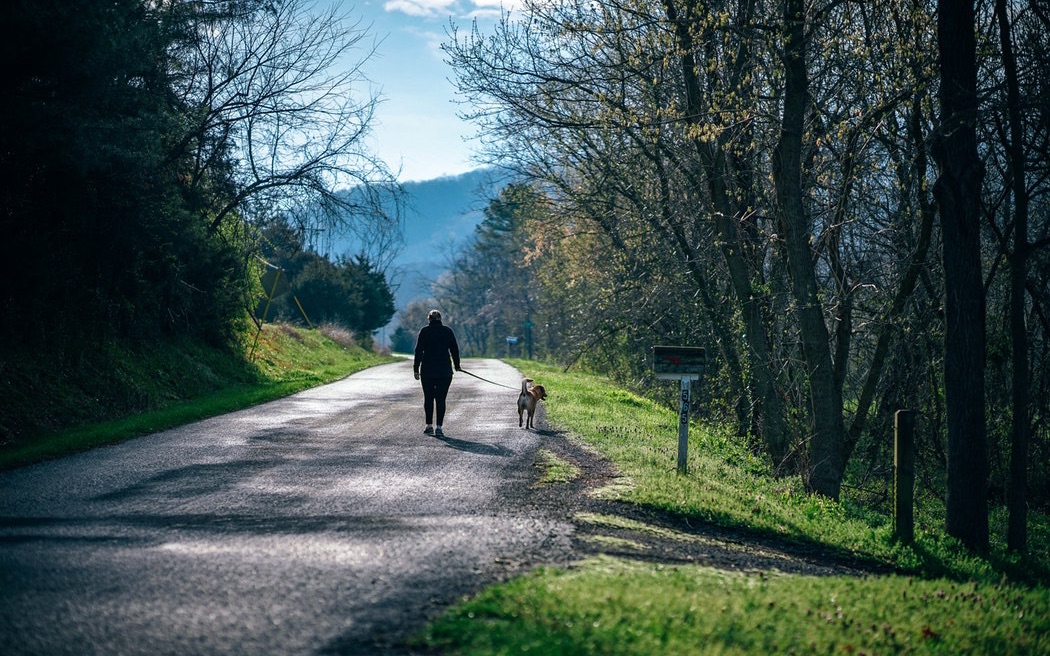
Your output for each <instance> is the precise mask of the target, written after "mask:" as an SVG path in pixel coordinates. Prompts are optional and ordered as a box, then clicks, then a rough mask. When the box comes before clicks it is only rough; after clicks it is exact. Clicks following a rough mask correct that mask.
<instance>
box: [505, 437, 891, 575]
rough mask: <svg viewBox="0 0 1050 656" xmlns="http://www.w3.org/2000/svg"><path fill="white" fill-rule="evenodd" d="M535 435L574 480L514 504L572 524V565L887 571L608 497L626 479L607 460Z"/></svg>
mask: <svg viewBox="0 0 1050 656" xmlns="http://www.w3.org/2000/svg"><path fill="white" fill-rule="evenodd" d="M540 433H541V435H542V443H541V448H542V449H546V450H548V451H549V452H551V453H553V454H554V455H555V456H556V457H557V458H558V459H560V460H563V461H565V462H568V463H571V464H573V465H574V466H576V467H577V468H578V469H579V475H578V476H577V477H575V478H574V479H572V480H571V481H568V482H564V483H550V484H544V485H534V486H532V487H531V488H529V490H528V491H527V492H526V494H525V495H524V496H523V498H522V499H521V503H522V505H534V506H536V507H537V508H543V509H544V510H545V511H546V512H548V513H551V514H553V515H555V516H557V517H558V518H559V519H561V520H563V521H566V522H569V523H571V524H572V525H573V527H574V530H573V531H572V553H571V554H570V556H571V559H572V560H577V561H578V560H582V559H584V558H587V557H590V556H595V555H599V554H606V555H611V556H616V557H622V558H630V559H635V560H641V561H649V562H659V563H673V564H696V565H705V566H709V567H716V568H721V569H726V570H734V571H756V572H757V571H770V570H777V571H780V572H784V573H790V574H803V575H810V576H830V575H865V574H875V573H880V574H886V573H890V572H891V570H890V569H889V568H888V567H886V566H884V565H880V564H878V563H872V562H870V561H866V560H864V559H861V558H858V557H854V556H852V555H850V554H848V553H842V552H840V551H837V550H835V549H831V548H827V547H823V546H821V545H814V544H805V543H801V542H791V541H788V540H783V539H776V538H771V537H768V536H765V535H760V534H758V533H749V532H746V531H739V530H730V529H725V528H722V527H719V526H715V525H713V524H709V523H704V522H699V521H697V520H696V519H695V518H692V519H691V518H687V517H683V516H680V515H675V514H672V513H667V512H663V511H660V510H656V509H651V508H646V507H642V506H639V505H637V504H633V503H628V502H625V501H619V500H615V499H613V498H610V497H612V496H614V494H610V492H611V491H614V490H615V489H616V487H617V486H624V485H627V484H628V482H627V481H626V479H625V478H624V477H622V476H621V475H620V473H619V472H617V471H616V469H615V467H614V466H613V464H612V463H610V462H609V461H607V460H605V459H604V458H602V457H601V456H600V455H598V454H597V453H596V452H595V451H593V450H592V449H590V448H589V447H587V446H586V445H584V444H582V443H580V442H578V441H576V440H574V439H572V438H571V437H570V436H568V435H566V434H564V433H561V432H559V431H555V430H550V429H544V430H541V431H540ZM559 560H560V558H559Z"/></svg>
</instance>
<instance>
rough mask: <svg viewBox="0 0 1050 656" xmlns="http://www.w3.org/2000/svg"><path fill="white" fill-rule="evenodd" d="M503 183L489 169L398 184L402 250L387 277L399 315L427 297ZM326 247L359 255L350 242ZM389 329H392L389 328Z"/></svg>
mask: <svg viewBox="0 0 1050 656" xmlns="http://www.w3.org/2000/svg"><path fill="white" fill-rule="evenodd" d="M505 184H506V180H505V179H503V178H501V177H500V176H499V175H498V174H497V173H496V172H494V171H493V170H491V169H478V170H475V171H470V172H468V173H463V174H460V175H455V176H447V177H442V178H435V179H433V180H424V181H420V182H406V183H404V184H403V187H404V190H405V194H406V198H407V200H406V205H407V207H406V210H405V213H404V226H403V230H404V233H403V234H404V246H403V248H402V249H401V250H400V252H399V253H398V254H397V255H396V256H395V257H394V258H392V260H391V265H390V268H389V270H388V272H387V275H388V279H389V280H390V283H391V285H392V286H394V287H395V294H394V301H395V304H396V305H397V308H398V309H399V310H400V309H401V308H403V307H405V306H406V305H407V304H408V303H409V302H410V301H412V300H415V299H420V298H421V299H426V298H430V297H431V293H430V285H431V283H433V282H434V281H435V280H437V278H438V276H440V275H441V273H443V272H444V271H445V270H446V269H447V267H448V265H449V263H450V261H451V259H452V257H453V256H454V254H455V250H456V249H457V248H458V247H459V246H462V245H463V243H464V241H465V240H466V239H467V238H469V237H470V236H471V235H473V234H474V227H475V226H477V225H478V223H480V222H481V220H482V219H483V218H484V215H483V212H482V211H483V209H484V208H485V207H486V206H487V205H488V203H489V201H490V200H491V199H492V198H495V197H496V195H497V194H498V193H499V190H500V189H501V188H502V187H503V186H504V185H505ZM330 248H331V252H332V253H354V252H358V251H359V248H358V247H357V246H356V245H355V244H354V243H353V240H352V239H350V238H347V239H345V240H340V241H338V242H336V243H333V244H331V247H330ZM394 327H395V326H394V325H393V324H391V325H390V326H388V329H390V330H392V329H393V328H394Z"/></svg>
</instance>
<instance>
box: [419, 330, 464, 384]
mask: <svg viewBox="0 0 1050 656" xmlns="http://www.w3.org/2000/svg"><path fill="white" fill-rule="evenodd" d="M449 356H452V360H451V361H449ZM453 365H454V366H455V368H456V370H457V371H458V370H459V344H457V343H456V334H455V333H453V332H452V329H451V328H449V327H448V326H444V325H442V324H441V321H431V322H430V325H428V326H423V327H422V328H421V329H420V330H419V337H417V338H416V359H415V362H414V363H413V366H412V370H413V371H414V372H415V373H417V374H419V375H420V376H426V377H427V378H452V367H453Z"/></svg>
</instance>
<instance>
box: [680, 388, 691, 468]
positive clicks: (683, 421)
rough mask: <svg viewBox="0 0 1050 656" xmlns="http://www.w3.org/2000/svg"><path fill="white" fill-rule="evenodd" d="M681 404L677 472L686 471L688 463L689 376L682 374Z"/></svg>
mask: <svg viewBox="0 0 1050 656" xmlns="http://www.w3.org/2000/svg"><path fill="white" fill-rule="evenodd" d="M681 380H682V394H681V406H680V408H679V410H678V473H679V474H684V473H686V469H687V468H688V463H689V396H690V394H689V391H690V390H689V388H690V382H691V380H692V379H691V378H690V377H689V376H682V378H681Z"/></svg>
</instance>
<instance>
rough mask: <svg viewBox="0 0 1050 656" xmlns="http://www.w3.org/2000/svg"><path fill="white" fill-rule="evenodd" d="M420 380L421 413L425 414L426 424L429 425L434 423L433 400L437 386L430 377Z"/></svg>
mask: <svg viewBox="0 0 1050 656" xmlns="http://www.w3.org/2000/svg"><path fill="white" fill-rule="evenodd" d="M420 382H421V383H422V384H423V414H425V415H426V419H427V426H428V427H429V426H432V425H433V424H434V401H435V398H436V394H435V391H436V389H437V387H436V386H435V385H434V381H433V380H432V379H430V378H421V379H420Z"/></svg>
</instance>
